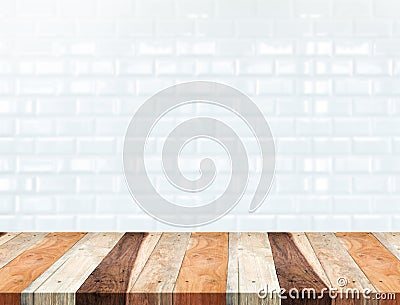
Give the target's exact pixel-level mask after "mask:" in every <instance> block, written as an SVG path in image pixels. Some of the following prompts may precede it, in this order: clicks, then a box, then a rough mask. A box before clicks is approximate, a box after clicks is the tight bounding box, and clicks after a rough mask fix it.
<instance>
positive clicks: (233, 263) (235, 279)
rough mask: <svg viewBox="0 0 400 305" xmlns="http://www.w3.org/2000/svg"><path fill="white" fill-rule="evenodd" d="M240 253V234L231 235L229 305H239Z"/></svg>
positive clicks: (227, 300) (227, 299) (227, 290)
mask: <svg viewBox="0 0 400 305" xmlns="http://www.w3.org/2000/svg"><path fill="white" fill-rule="evenodd" d="M239 251H240V250H239V233H229V256H228V278H227V281H226V304H227V305H239Z"/></svg>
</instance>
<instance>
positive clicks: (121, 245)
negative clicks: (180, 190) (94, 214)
mask: <svg viewBox="0 0 400 305" xmlns="http://www.w3.org/2000/svg"><path fill="white" fill-rule="evenodd" d="M146 235H147V233H126V234H124V236H123V237H122V238H121V239H120V240H119V241H118V243H117V244H116V245H115V247H114V248H113V249H112V250H111V251H110V253H109V254H108V255H107V256H106V257H105V258H104V259H103V260H102V262H101V263H100V264H99V266H97V267H96V269H95V270H94V271H93V272H92V273H91V274H90V276H89V277H88V278H87V280H86V281H85V282H84V283H83V284H82V286H81V287H80V288H79V289H78V291H77V293H76V304H77V305H88V304H96V305H109V304H113V305H124V304H125V303H126V300H125V299H126V292H127V290H128V285H129V281H130V276H131V271H132V269H133V266H134V264H135V260H136V257H137V255H138V253H139V249H140V246H141V244H142V241H143V239H144V238H145V237H146Z"/></svg>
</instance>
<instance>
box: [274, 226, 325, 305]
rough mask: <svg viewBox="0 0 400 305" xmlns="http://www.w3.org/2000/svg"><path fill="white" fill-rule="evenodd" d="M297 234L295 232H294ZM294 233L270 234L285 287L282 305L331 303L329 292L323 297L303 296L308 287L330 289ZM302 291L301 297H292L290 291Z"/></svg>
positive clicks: (279, 276)
mask: <svg viewBox="0 0 400 305" xmlns="http://www.w3.org/2000/svg"><path fill="white" fill-rule="evenodd" d="M294 234H295V233H294ZM294 234H291V233H270V234H268V237H269V240H270V244H271V249H272V254H273V257H274V262H275V267H276V271H277V276H278V280H279V285H280V287H281V289H282V288H283V289H285V290H286V292H285V293H284V294H283V296H284V297H287V298H286V299H282V305H288V304H293V305H299V304H307V305H309V304H316V305H322V304H331V299H330V298H329V295H328V294H324V296H323V298H320V299H318V298H317V299H312V298H307V297H306V298H302V296H301V292H302V291H305V290H307V289H314V290H315V291H316V292H317V293H320V292H321V291H325V290H326V289H328V287H327V285H326V283H325V281H324V279H323V278H322V276H321V274H320V272H319V269H318V267H317V266H315V265H312V264H310V262H309V260H308V259H307V258H306V257H305V255H304V254H303V253H302V251H301V250H300V249H299V248H298V245H297V244H296V242H295V241H294V236H293V235H294ZM291 289H292V291H293V292H296V291H298V292H299V293H300V297H299V298H291V297H289V295H288V292H289V291H290V290H291Z"/></svg>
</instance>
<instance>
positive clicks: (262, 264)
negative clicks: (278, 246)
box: [237, 232, 280, 305]
mask: <svg viewBox="0 0 400 305" xmlns="http://www.w3.org/2000/svg"><path fill="white" fill-rule="evenodd" d="M237 251H238V252H239V254H238V258H239V259H238V260H239V270H238V275H237V276H238V279H239V290H238V291H239V305H256V304H268V305H270V304H271V305H272V304H280V299H279V297H278V296H279V292H280V286H279V281H278V277H277V274H276V270H275V263H274V260H273V256H272V250H271V245H270V243H269V240H268V236H267V234H266V233H254V232H253V233H240V234H239V247H238V249H237ZM259 292H260V295H262V297H261V298H260V296H259Z"/></svg>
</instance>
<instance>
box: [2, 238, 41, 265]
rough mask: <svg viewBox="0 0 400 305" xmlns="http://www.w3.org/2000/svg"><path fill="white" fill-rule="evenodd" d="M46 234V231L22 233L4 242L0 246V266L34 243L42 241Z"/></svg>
mask: <svg viewBox="0 0 400 305" xmlns="http://www.w3.org/2000/svg"><path fill="white" fill-rule="evenodd" d="M46 235H47V233H22V234H19V235H17V236H15V238H12V239H11V240H9V241H8V242H6V243H4V244H3V245H2V246H1V248H0V268H2V267H4V266H5V265H7V264H8V263H9V262H11V261H12V260H13V259H14V258H16V257H17V256H19V255H20V254H21V253H23V252H25V251H26V250H27V249H29V248H30V247H32V246H33V245H34V244H36V243H38V242H40V241H42V240H43V238H44V237H45V236H46Z"/></svg>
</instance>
